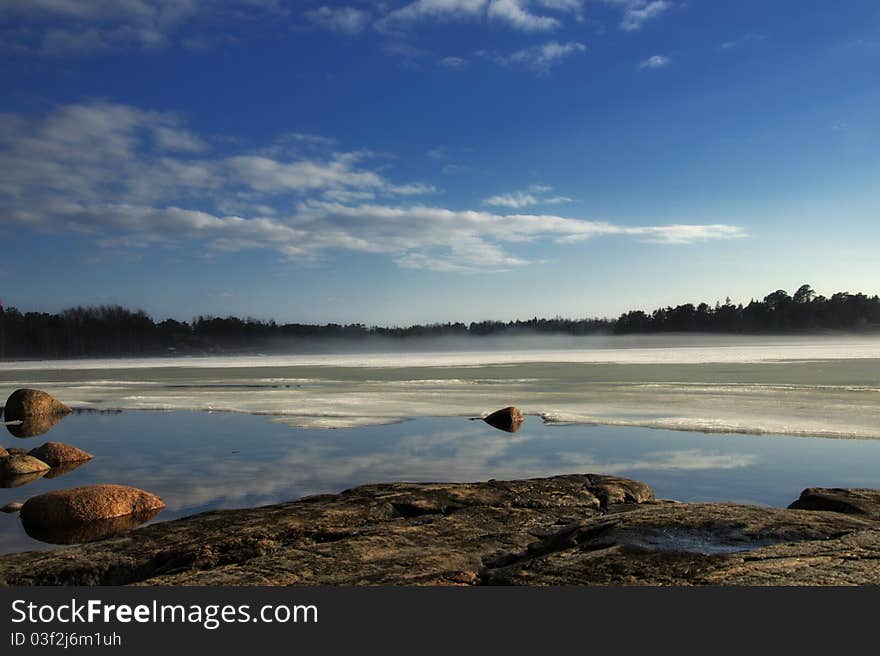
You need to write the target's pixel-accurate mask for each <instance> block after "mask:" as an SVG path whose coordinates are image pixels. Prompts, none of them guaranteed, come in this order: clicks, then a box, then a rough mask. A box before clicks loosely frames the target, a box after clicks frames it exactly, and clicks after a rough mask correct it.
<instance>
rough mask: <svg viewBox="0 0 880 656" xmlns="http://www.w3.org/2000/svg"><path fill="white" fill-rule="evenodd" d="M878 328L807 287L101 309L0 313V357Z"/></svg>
mask: <svg viewBox="0 0 880 656" xmlns="http://www.w3.org/2000/svg"><path fill="white" fill-rule="evenodd" d="M829 330H838V331H871V330H880V298H878V296H876V295H874V296H867V295H865V294H852V293H849V292H839V293H837V294H834V295H833V296H831V297H830V298H826V297H824V296H819V295H817V294H816V293H815V292H814V291H813V289H812V287H810V286H809V285H803V286H801V287H800V288H799V289H798V290H797V291H796V292H794V294H793V295H790V294H789V293H788V292H786V291H784V290H781V289H780V290H777V291H775V292H773V293H771V294H768V295H767V296H765V297H764V299H763V300H761V301H755V300H753V301H751V302H750V303H749V304H748V305H742V304H739V305H734V304H733V303H731V302H730V299H729V298H728V299H727V300H726V302H725V303H724V304H722V303H720V302H716V303H715V304H714V305H709V304H708V303H700V304H698V305H693V304H692V303H686V304H684V305H679V306H677V307H665V308H658V309H656V310H654V311H653V312H650V313H649V312H643V311H641V310H633V311H630V312H626V313H624V314H622V315H621V316H620V317H618V318H617V319H563V318H559V317H557V318H554V319H539V318H537V317H536V318H534V319H528V320H525V321H507V322H503V321H479V322H472V323H470V324H465V323H435V324H428V325H416V326H409V327H406V328H402V327H392V328H384V327H379V326H373V327H368V326H365V325H363V324H349V325H340V324H333V323H330V324H325V325H310V324H300V323H285V324H278V323H276V322H275V321H262V320H257V319H251V318H246V319H240V318H238V317H224V318H220V317H203V316H200V317H196V318H194V319H193V320H192V321H191V322H185V321H176V320H174V319H165V320H164V321H161V322H158V323H157V322H156V321H154V320H153V319H152V318H150V317H149V316H148V315H147V314H146V313H145V312H143V311H140V310H135V311H133V310H128V309H126V308H123V307H120V306H116V305H111V306H100V307H76V308H71V309H69V310H64V311H63V312H61V313H60V314H48V313H45V312H24V313H23V312H21V311H19V310H18V309H16V308H14V307H6V308H4V307H2V306H0V359H7V360H9V359H28V358H72V357H100V356H104V357H106V356H136V355H140V356H147V355H168V354H188V355H200V354H220V353H246V352H282V351H283V352H297V351H302V350H309V349H310V345H313V344H314V342H315V340H322V341H324V342H325V343H327V342H330V341H332V340H336V342H337V343H338V342H339V341H341V340H362V339H365V338H368V337H384V338H390V339H395V340H402V339H410V338H418V337H474V338H477V337H483V336H487V335H523V334H536V333H537V334H548V333H556V334H565V335H591V334H618V335H624V334H633V333H671V332H676V333H687V332H705V333H738V334H749V333H775V334H783V333H809V332H820V331H829Z"/></svg>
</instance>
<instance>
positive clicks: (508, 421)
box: [483, 405, 526, 433]
mask: <svg viewBox="0 0 880 656" xmlns="http://www.w3.org/2000/svg"><path fill="white" fill-rule="evenodd" d="M525 419H526V418H525V416H523V413H522V411H521V410H520V409H519V408H517V407H516V406H513V405H511V406H508V407H507V408H502V409H501V410H496V411H495V412H493V413H492V414H491V415H489V416H488V417H483V421H485V422H486V423H487V424H489V425H490V426H492V427H493V428H497V429H498V430H503V431H507V432H508V433H515V432H516V431H518V430H519V427H520V426H521V425H522V423H523V422H524V421H525Z"/></svg>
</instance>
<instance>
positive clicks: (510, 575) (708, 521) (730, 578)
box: [0, 474, 880, 586]
mask: <svg viewBox="0 0 880 656" xmlns="http://www.w3.org/2000/svg"><path fill="white" fill-rule="evenodd" d="M0 584H3V585H14V586H25V585H294V584H295V585H471V586H473V585H608V584H610V585H619V584H623V585H864V584H875V585H876V584H880V491H877V490H833V489H821V488H811V489H808V490H805V491H804V493H803V494H802V495H801V498H800V499H798V500H797V501H795V502H794V503H793V504H792V507H790V508H786V509H779V508H767V507H761V506H749V505H739V504H728V503H677V502H674V501H664V500H657V499H655V498H654V494H653V492H652V491H651V489H650V487H649V486H648V485H646V484H644V483H640V482H638V481H632V480H628V479H622V478H616V477H611V476H602V475H595V474H582V475H565V476H554V477H551V478H543V479H530V480H520V481H494V480H493V481H488V482H484V483H420V484H417V483H389V484H376V485H366V486H361V487H358V488H354V489H352V490H347V491H345V492H342V493H340V494H334V495H320V496H313V497H307V498H303V499H299V500H297V501H291V502H288V503H282V504H278V505H272V506H265V507H261V508H253V509H245V510H225V511H214V512H207V513H203V514H200V515H195V516H192V517H187V518H183V519H178V520H174V521H169V522H163V523H158V524H153V525H150V526H146V527H142V528H139V529H136V530H133V531H130V532H128V533H125V534H122V535H118V536H115V537H110V538H106V539H103V540H99V541H97V542H91V543H87V544H82V545H78V546H72V547H64V548H59V549H54V550H50V551H37V552H25V553H18V554H7V555H3V556H0Z"/></svg>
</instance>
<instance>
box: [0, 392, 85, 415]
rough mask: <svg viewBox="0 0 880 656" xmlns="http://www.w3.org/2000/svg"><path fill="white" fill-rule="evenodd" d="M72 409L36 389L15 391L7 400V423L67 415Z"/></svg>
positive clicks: (5, 413)
mask: <svg viewBox="0 0 880 656" xmlns="http://www.w3.org/2000/svg"><path fill="white" fill-rule="evenodd" d="M68 412H70V407H69V406H67V405H65V404H64V403H62V402H61V401H59V400H58V399H56V398H55V397H54V396H52V395H51V394H47V393H46V392H42V391H40V390H35V389H18V390H15V391H14V392H13V393H12V394H11V395H10V396H9V398H8V399H7V400H6V408H5V410H4V413H3V417H4V419H5V421H22V420H24V419H25V418H27V417H44V416H51V415H65V414H67V413H68Z"/></svg>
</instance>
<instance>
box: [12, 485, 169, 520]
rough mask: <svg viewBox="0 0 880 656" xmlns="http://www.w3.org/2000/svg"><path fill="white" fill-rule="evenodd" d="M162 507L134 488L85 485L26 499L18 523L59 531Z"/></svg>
mask: <svg viewBox="0 0 880 656" xmlns="http://www.w3.org/2000/svg"><path fill="white" fill-rule="evenodd" d="M164 507H165V504H164V503H163V502H162V499H160V498H159V497H157V496H156V495H154V494H150V493H149V492H144V491H143V490H139V489H137V488H135V487H128V486H126V485H86V486H83V487H74V488H70V489H67V490H57V491H55V492H47V493H45V494H40V495H39V496H36V497H32V498H31V499H28V500H27V501H26V502H25V504H24V507H23V508H22V509H21V520H22V522H25V523H26V524H27V525H28V526H30V527H33V528H40V527H43V528H59V527H65V526H76V525H79V524H86V523H88V522H94V521H97V520H102V519H110V518H113V517H122V516H125V515H141V514H149V513H150V512H152V511H158V510H161V509H162V508H164ZM154 514H155V513H154Z"/></svg>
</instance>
